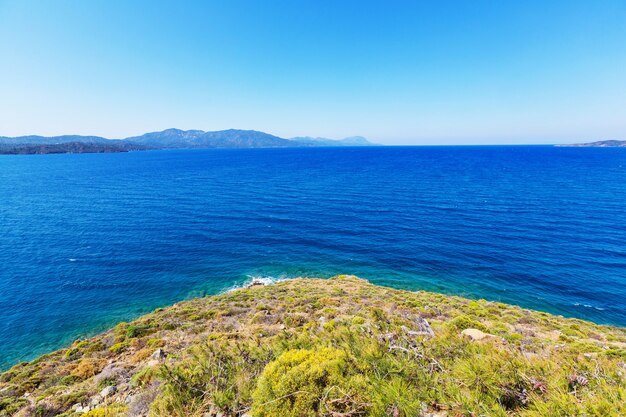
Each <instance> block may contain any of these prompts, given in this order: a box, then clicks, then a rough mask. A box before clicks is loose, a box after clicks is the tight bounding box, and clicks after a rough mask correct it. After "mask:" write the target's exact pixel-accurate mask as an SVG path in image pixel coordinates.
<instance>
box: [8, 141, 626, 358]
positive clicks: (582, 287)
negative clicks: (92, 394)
mask: <svg viewBox="0 0 626 417" xmlns="http://www.w3.org/2000/svg"><path fill="white" fill-rule="evenodd" d="M625 167H626V149H603V148H599V149H592V148H584V149H581V148H553V147H541V146H538V147H522V146H520V147H400V148H395V147H394V148H392V147H386V148H379V147H375V148H340V149H337V148H332V149H331V148H329V149H324V148H320V149H266V150H264V149H257V150H188V151H154V152H133V153H119V154H83V155H33V156H2V157H0V197H1V198H0V344H1V345H2V346H3V349H2V351H1V353H0V355H1V356H0V367H4V368H5V367H6V366H8V365H10V364H12V363H15V362H16V361H19V360H25V359H31V358H33V357H35V356H36V355H38V354H41V353H43V352H46V351H49V350H51V349H56V348H59V347H62V346H63V345H64V344H66V343H68V342H70V341H72V340H73V339H75V338H77V337H81V336H85V335H89V334H93V333H94V332H98V331H101V330H104V329H106V328H107V327H109V326H112V325H114V324H116V323H117V322H119V321H121V320H128V319H132V318H133V317H136V316H138V315H140V314H142V313H145V312H148V311H151V310H152V309H154V308H156V307H158V306H163V305H167V304H171V303H173V302H176V301H178V300H181V299H184V298H187V297H191V296H197V295H203V294H212V293H216V292H219V291H223V290H225V289H227V288H230V287H232V286H235V285H240V284H241V283H242V282H244V281H245V280H247V279H249V277H251V276H264V277H295V276H321V277H329V276H332V275H335V274H338V273H346V274H356V275H359V276H362V277H364V278H367V279H369V280H371V281H373V282H376V283H380V284H385V285H391V286H394V287H399V288H407V289H427V290H435V291H440V292H445V293H450V294H459V295H465V296H470V297H482V298H487V299H490V300H498V301H504V302H509V303H515V304H519V305H522V306H526V307H532V308H536V309H540V310H544V311H548V312H552V313H558V314H564V315H567V316H573V317H580V318H585V319H591V320H594V321H597V322H601V323H612V324H619V325H626V210H625V209H624V208H625V207H626V170H625Z"/></svg>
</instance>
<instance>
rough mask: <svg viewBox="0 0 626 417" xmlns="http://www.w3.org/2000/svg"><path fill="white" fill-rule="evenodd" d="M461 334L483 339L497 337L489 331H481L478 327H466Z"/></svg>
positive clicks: (474, 338) (473, 338)
mask: <svg viewBox="0 0 626 417" xmlns="http://www.w3.org/2000/svg"><path fill="white" fill-rule="evenodd" d="M461 334H462V335H463V336H467V337H469V338H470V339H472V340H483V339H487V338H490V337H495V336H494V335H492V334H489V333H485V332H483V331H480V330H478V329H465V330H463V331H462V332H461Z"/></svg>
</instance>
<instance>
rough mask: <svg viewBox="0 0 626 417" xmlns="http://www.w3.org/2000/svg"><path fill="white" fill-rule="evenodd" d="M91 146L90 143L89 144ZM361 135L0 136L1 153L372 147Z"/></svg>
mask: <svg viewBox="0 0 626 417" xmlns="http://www.w3.org/2000/svg"><path fill="white" fill-rule="evenodd" d="M87 145H88V146H87ZM372 145H374V144H373V143H371V142H369V141H368V140H367V139H365V138H364V137H362V136H354V137H349V138H345V139H340V140H334V139H328V138H313V137H308V136H306V137H296V138H291V139H285V138H281V137H278V136H274V135H271V134H269V133H265V132H259V131H256V130H239V129H229V130H220V131H213V132H205V131H203V130H180V129H166V130H163V131H160V132H150V133H145V134H143V135H141V136H132V137H128V138H124V139H107V138H103V137H100V136H79V135H64V136H19V137H4V136H0V153H3V154H16V153H19V154H28V153H33V154H34V153H38V154H39V153H86V152H127V151H131V150H155V149H189V148H200V149H201V148H290V147H319V146H372Z"/></svg>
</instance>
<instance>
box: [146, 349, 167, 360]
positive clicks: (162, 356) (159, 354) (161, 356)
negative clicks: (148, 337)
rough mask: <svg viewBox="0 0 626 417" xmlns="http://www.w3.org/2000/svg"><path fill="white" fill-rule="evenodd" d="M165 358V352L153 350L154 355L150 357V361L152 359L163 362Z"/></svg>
mask: <svg viewBox="0 0 626 417" xmlns="http://www.w3.org/2000/svg"><path fill="white" fill-rule="evenodd" d="M166 357H167V353H165V351H164V350H163V349H160V348H159V349H157V350H155V351H154V353H153V354H152V355H150V358H151V359H154V360H157V361H164V360H165V358H166Z"/></svg>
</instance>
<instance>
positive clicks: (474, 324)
mask: <svg viewBox="0 0 626 417" xmlns="http://www.w3.org/2000/svg"><path fill="white" fill-rule="evenodd" d="M449 324H450V325H451V326H453V327H456V328H457V329H458V330H465V329H478V330H481V331H483V332H486V331H487V327H486V326H485V325H484V324H482V323H481V322H479V321H476V320H474V319H472V318H471V317H469V316H466V315H464V314H463V315H460V316H457V317H455V318H454V319H452V321H450V323H449Z"/></svg>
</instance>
